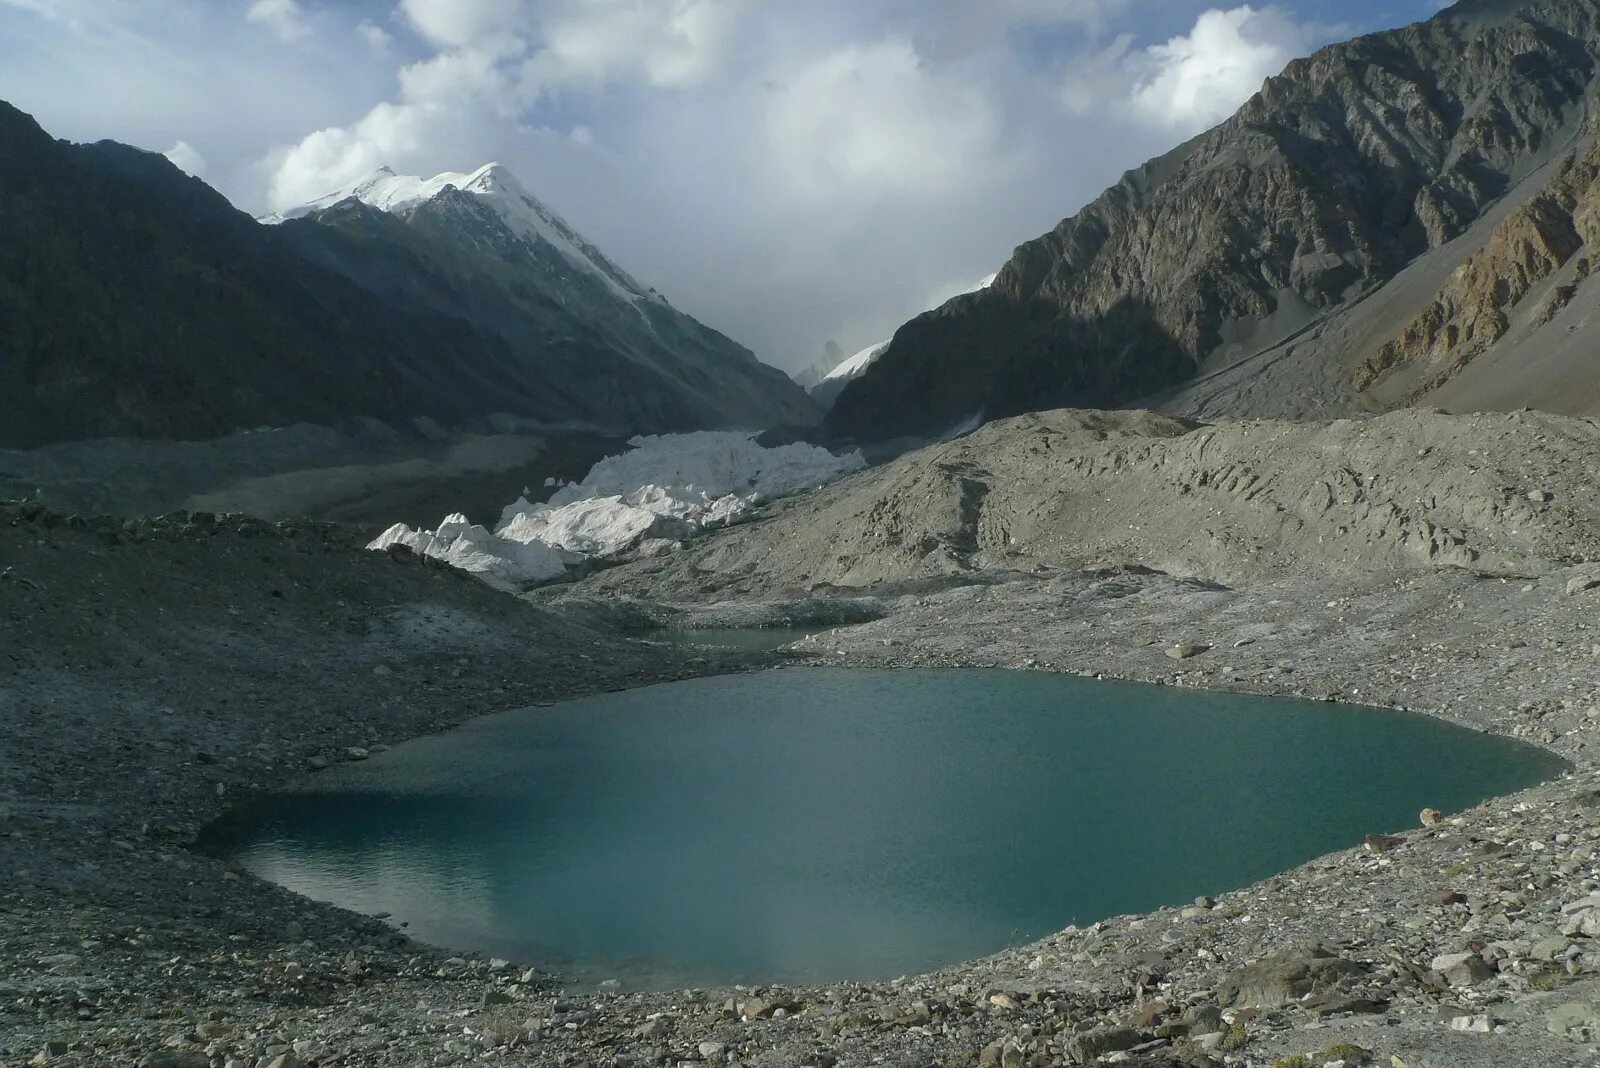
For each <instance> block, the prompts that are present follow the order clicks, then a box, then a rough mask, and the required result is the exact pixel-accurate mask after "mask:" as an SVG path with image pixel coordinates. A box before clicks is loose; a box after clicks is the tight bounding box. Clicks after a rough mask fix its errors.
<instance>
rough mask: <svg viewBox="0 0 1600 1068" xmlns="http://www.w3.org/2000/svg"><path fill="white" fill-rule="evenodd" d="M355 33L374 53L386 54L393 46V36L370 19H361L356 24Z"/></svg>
mask: <svg viewBox="0 0 1600 1068" xmlns="http://www.w3.org/2000/svg"><path fill="white" fill-rule="evenodd" d="M356 32H357V33H359V34H360V35H361V39H362V40H363V41H366V42H367V46H368V47H369V48H371V49H372V50H373V51H374V52H383V53H387V52H388V51H389V49H390V47H392V46H393V45H394V35H393V34H392V33H390V32H389V31H388V30H386V29H384V28H383V27H382V26H379V25H378V24H377V23H376V22H373V21H372V20H371V19H362V20H361V21H360V22H359V23H357V24H356Z"/></svg>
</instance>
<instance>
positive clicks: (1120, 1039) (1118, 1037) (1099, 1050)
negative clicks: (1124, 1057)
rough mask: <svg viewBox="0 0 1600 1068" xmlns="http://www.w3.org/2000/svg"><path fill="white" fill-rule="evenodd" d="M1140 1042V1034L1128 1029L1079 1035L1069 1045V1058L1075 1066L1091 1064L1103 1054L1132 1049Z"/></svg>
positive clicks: (1122, 1028) (1109, 1029)
mask: <svg viewBox="0 0 1600 1068" xmlns="http://www.w3.org/2000/svg"><path fill="white" fill-rule="evenodd" d="M1139 1042H1140V1035H1139V1032H1137V1031H1135V1030H1133V1029H1132V1028H1127V1027H1117V1028H1107V1029H1104V1030H1100V1031H1090V1032H1088V1033H1086V1034H1081V1035H1078V1036H1077V1037H1075V1038H1073V1039H1072V1040H1071V1041H1069V1042H1068V1043H1067V1058H1068V1059H1069V1060H1071V1061H1072V1063H1073V1064H1089V1063H1091V1062H1093V1061H1095V1060H1097V1059H1099V1057H1100V1056H1101V1055H1102V1054H1106V1053H1115V1052H1117V1051H1118V1050H1124V1049H1132V1048H1133V1047H1134V1046H1137V1045H1138V1044H1139Z"/></svg>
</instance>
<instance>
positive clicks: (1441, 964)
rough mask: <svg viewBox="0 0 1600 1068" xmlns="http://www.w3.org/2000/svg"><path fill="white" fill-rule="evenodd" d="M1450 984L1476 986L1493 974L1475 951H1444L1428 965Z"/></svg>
mask: <svg viewBox="0 0 1600 1068" xmlns="http://www.w3.org/2000/svg"><path fill="white" fill-rule="evenodd" d="M1429 967H1431V968H1432V969H1433V970H1434V971H1436V972H1438V973H1439V974H1440V976H1442V977H1443V978H1444V981H1445V982H1447V983H1449V984H1450V985H1451V986H1477V985H1478V984H1479V983H1481V982H1483V981H1484V980H1485V979H1488V978H1489V977H1490V976H1492V975H1493V974H1494V970H1493V969H1492V968H1490V967H1489V965H1487V964H1486V963H1484V960H1483V958H1482V957H1480V956H1478V955H1477V954H1476V953H1444V954H1441V955H1439V956H1437V957H1435V958H1433V963H1432V964H1430V965H1429Z"/></svg>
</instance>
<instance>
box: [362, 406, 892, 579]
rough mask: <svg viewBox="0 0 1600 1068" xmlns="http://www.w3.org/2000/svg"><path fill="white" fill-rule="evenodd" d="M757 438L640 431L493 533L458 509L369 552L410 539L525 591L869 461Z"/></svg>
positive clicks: (508, 515) (689, 533) (519, 505)
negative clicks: (622, 448)
mask: <svg viewBox="0 0 1600 1068" xmlns="http://www.w3.org/2000/svg"><path fill="white" fill-rule="evenodd" d="M755 437H756V435H754V434H751V433H740V432H730V431H699V432H695V433H690V434H662V435H649V436H641V437H636V438H633V439H632V440H631V441H629V443H628V444H629V445H630V446H631V449H630V451H628V452H625V453H622V454H621V455H618V456H612V457H608V458H606V459H604V460H601V461H600V462H599V463H597V464H595V465H594V467H593V468H591V469H590V471H589V473H588V475H586V476H585V477H584V479H583V481H582V482H577V483H574V484H572V485H568V486H564V487H562V488H560V489H558V490H557V491H556V492H555V494H553V495H552V496H551V498H550V500H549V501H548V502H546V503H534V502H532V501H529V500H528V499H527V498H526V497H523V498H520V499H518V500H517V501H515V502H513V503H512V504H510V505H509V506H507V507H506V509H505V510H504V511H503V512H502V513H501V516H500V522H499V523H498V524H496V526H495V529H494V531H493V532H492V533H491V532H490V531H489V530H487V529H486V528H484V527H482V526H477V525H473V524H470V523H468V522H467V519H466V517H465V516H462V515H459V514H458V515H453V516H450V517H448V518H447V519H446V520H445V521H444V522H443V523H441V524H440V526H439V529H438V530H434V531H426V530H413V529H412V528H410V527H408V526H406V525H405V524H396V525H395V526H393V527H390V528H389V529H388V530H386V531H385V532H384V533H383V534H382V535H381V536H380V537H378V538H377V539H376V540H375V541H373V542H372V543H371V545H369V546H368V548H371V549H387V548H389V547H390V546H393V545H405V546H407V547H409V548H411V549H412V550H413V551H415V552H419V553H423V554H425V555H427V556H433V557H437V558H438V559H441V560H445V561H446V562H448V563H450V564H452V565H454V566H456V567H459V568H462V569H463V570H466V571H471V572H473V573H474V574H477V575H479V576H480V577H482V578H484V580H485V581H487V582H490V583H491V584H492V585H496V586H499V587H502V588H518V587H521V586H526V585H529V584H532V583H537V582H544V581H548V580H549V579H552V578H556V577H558V576H560V575H561V574H563V573H565V572H566V571H567V570H568V569H569V568H570V567H572V566H575V565H576V564H578V563H580V562H582V561H584V560H587V559H598V558H605V557H611V556H616V555H617V554H619V553H623V552H627V551H630V550H634V549H639V548H641V547H655V548H665V547H669V546H672V545H675V544H677V543H680V542H683V541H686V540H688V539H690V538H693V537H695V536H697V535H699V534H701V533H703V532H705V531H707V530H710V529H714V528H716V527H721V526H726V525H728V524H730V523H735V522H738V521H740V520H742V519H744V518H746V517H748V516H749V514H750V513H751V511H752V510H754V509H755V507H756V506H757V505H759V504H760V503H761V502H762V501H766V500H771V499H773V498H776V497H785V496H790V495H792V494H795V493H802V492H805V491H807V490H811V489H816V488H817V487H819V486H822V485H825V484H826V483H829V482H832V481H834V480H835V479H838V478H841V477H843V476H844V475H847V474H850V473H851V472H853V471H858V470H860V469H861V468H863V467H865V466H866V461H865V460H864V459H863V458H862V456H861V454H860V453H859V452H851V453H846V454H844V455H835V454H833V453H831V452H829V451H828V450H827V449H823V448H819V447H817V446H814V445H805V444H798V443H797V444H791V445H783V446H779V447H777V448H766V447H763V446H761V445H759V444H757V443H756V441H755ZM547 485H548V483H547Z"/></svg>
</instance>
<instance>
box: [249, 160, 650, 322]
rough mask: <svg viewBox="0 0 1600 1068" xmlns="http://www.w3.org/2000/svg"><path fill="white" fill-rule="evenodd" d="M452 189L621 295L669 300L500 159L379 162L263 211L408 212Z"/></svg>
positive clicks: (271, 218)
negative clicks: (438, 165) (404, 164)
mask: <svg viewBox="0 0 1600 1068" xmlns="http://www.w3.org/2000/svg"><path fill="white" fill-rule="evenodd" d="M452 190H455V191H459V192H462V193H469V194H471V195H472V196H474V197H477V198H479V199H481V200H482V202H483V203H485V204H487V205H488V206H490V207H491V208H493V209H494V210H495V212H496V214H498V215H499V216H500V219H501V221H503V222H504V223H505V224H506V225H507V226H508V227H509V228H510V229H511V231H512V232H513V233H515V234H516V235H517V236H519V237H521V238H523V239H524V240H527V241H530V242H533V243H539V242H544V243H546V244H548V245H550V246H551V247H553V248H554V249H556V251H558V252H560V253H561V255H562V256H564V257H565V258H566V259H567V260H568V261H570V262H571V263H572V265H573V266H574V267H577V268H578V269H580V270H583V271H587V272H588V273H590V274H592V275H594V276H595V277H597V278H599V279H600V280H601V281H602V282H604V283H605V284H606V285H607V286H609V287H610V288H611V289H612V290H613V291H614V292H616V294H617V295H618V296H620V297H623V298H624V299H627V300H654V301H662V300H663V298H662V296H661V294H659V293H657V292H656V291H655V290H653V289H651V288H650V287H648V286H645V285H642V284H640V283H639V282H638V281H637V280H636V279H634V278H633V277H632V276H631V275H629V274H628V273H627V272H626V271H624V270H623V269H622V268H621V267H618V266H617V265H616V264H614V263H612V262H611V261H610V260H609V259H607V258H606V256H605V254H604V253H602V252H601V251H600V250H599V249H598V248H596V247H595V245H594V244H593V243H592V242H590V241H589V240H588V239H587V238H585V237H584V236H583V235H582V234H580V233H578V231H576V230H574V229H573V228H572V227H571V226H570V225H569V224H568V223H567V221H566V220H565V219H563V218H562V217H561V216H560V215H557V214H556V213H555V211H554V210H552V209H551V208H550V206H549V205H547V204H545V203H544V202H543V201H542V200H540V199H539V198H538V197H536V196H534V195H533V194H532V193H530V192H528V190H527V189H525V188H524V187H523V185H522V183H521V182H519V181H517V176H516V175H514V174H512V173H511V171H510V170H509V169H508V168H507V167H505V166H503V165H502V164H499V163H486V164H484V165H483V166H482V167H479V168H478V169H477V170H475V171H472V172H471V173H457V172H455V171H447V172H445V173H444V174H436V175H434V176H433V177H432V178H419V177H417V176H415V175H409V174H396V173H395V172H394V171H393V170H392V169H390V168H388V167H379V168H378V169H377V170H376V171H373V172H372V173H371V174H369V175H367V176H366V177H365V178H362V179H360V180H359V181H355V182H352V183H350V184H349V185H347V186H344V187H343V188H341V189H336V190H334V191H333V192H331V193H327V194H325V195H323V196H320V197H318V198H317V199H315V200H313V201H311V202H310V203H307V204H302V205H300V206H299V207H294V208H287V209H285V210H283V211H276V212H272V213H271V214H269V215H263V216H261V218H260V221H261V222H263V223H265V224H267V225H269V226H270V225H276V224H279V223H284V222H288V221H289V220H290V219H299V218H304V217H305V216H307V215H314V214H316V213H317V212H320V211H325V210H327V209H328V208H331V207H333V206H335V205H337V204H342V203H344V202H345V201H347V200H359V201H361V202H362V203H363V204H366V205H368V206H370V207H374V208H377V209H378V210H379V211H385V212H389V213H390V214H393V215H404V214H406V213H407V212H409V211H411V210H413V209H415V208H417V207H419V206H421V205H423V204H426V203H428V202H430V201H432V200H436V199H437V198H439V197H441V196H443V195H445V194H446V193H448V192H450V191H452Z"/></svg>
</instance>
